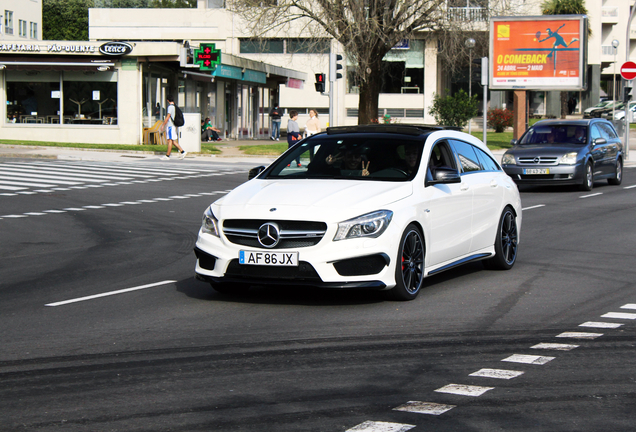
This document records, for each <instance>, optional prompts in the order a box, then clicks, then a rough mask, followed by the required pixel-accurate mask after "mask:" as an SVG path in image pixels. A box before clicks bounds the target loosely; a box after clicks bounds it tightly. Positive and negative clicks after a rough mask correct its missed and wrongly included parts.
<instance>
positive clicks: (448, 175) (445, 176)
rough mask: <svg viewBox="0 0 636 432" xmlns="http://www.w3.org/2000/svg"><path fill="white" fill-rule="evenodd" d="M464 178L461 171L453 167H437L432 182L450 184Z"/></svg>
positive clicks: (459, 181)
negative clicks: (460, 173)
mask: <svg viewBox="0 0 636 432" xmlns="http://www.w3.org/2000/svg"><path fill="white" fill-rule="evenodd" d="M461 182H462V178H461V176H460V175H459V171H457V170H456V169H452V168H443V167H440V168H435V170H434V172H433V181H432V182H430V184H449V183H461Z"/></svg>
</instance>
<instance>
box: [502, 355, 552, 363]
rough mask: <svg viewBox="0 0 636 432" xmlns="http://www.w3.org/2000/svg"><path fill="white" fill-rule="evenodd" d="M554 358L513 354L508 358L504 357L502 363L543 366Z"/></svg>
mask: <svg viewBox="0 0 636 432" xmlns="http://www.w3.org/2000/svg"><path fill="white" fill-rule="evenodd" d="M554 359H555V357H544V356H535V355H526V354H513V355H511V356H510V357H506V358H505V359H503V360H502V361H505V362H511V363H524V364H536V365H544V364H546V363H547V362H549V361H552V360H554Z"/></svg>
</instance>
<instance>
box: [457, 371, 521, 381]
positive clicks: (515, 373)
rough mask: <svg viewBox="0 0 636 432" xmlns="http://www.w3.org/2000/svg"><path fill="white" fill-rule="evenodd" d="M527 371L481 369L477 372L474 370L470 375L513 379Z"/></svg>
mask: <svg viewBox="0 0 636 432" xmlns="http://www.w3.org/2000/svg"><path fill="white" fill-rule="evenodd" d="M524 373H525V372H522V371H514V370H507V369H479V370H478V371H477V372H473V373H471V374H470V375H468V376H476V377H482V378H495V379H507V380H509V379H513V378H517V377H518V376H521V375H523V374H524Z"/></svg>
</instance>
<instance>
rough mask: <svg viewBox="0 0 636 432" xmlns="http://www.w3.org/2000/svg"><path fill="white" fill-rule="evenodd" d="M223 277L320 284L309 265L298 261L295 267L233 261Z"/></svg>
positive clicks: (318, 278) (318, 277)
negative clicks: (286, 280)
mask: <svg viewBox="0 0 636 432" xmlns="http://www.w3.org/2000/svg"><path fill="white" fill-rule="evenodd" d="M225 277H241V278H252V279H293V280H298V281H305V282H322V279H320V276H318V273H316V270H315V269H314V268H313V266H312V265H311V264H309V263H308V262H306V261H300V262H299V263H298V266H297V267H292V266H284V267H274V266H259V265H241V264H239V261H238V259H233V260H232V261H230V263H229V264H228V266H227V270H226V271H225Z"/></svg>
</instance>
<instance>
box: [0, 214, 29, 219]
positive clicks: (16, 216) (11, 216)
mask: <svg viewBox="0 0 636 432" xmlns="http://www.w3.org/2000/svg"><path fill="white" fill-rule="evenodd" d="M24 217H28V216H25V215H4V216H0V218H14V219H15V218H24Z"/></svg>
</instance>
